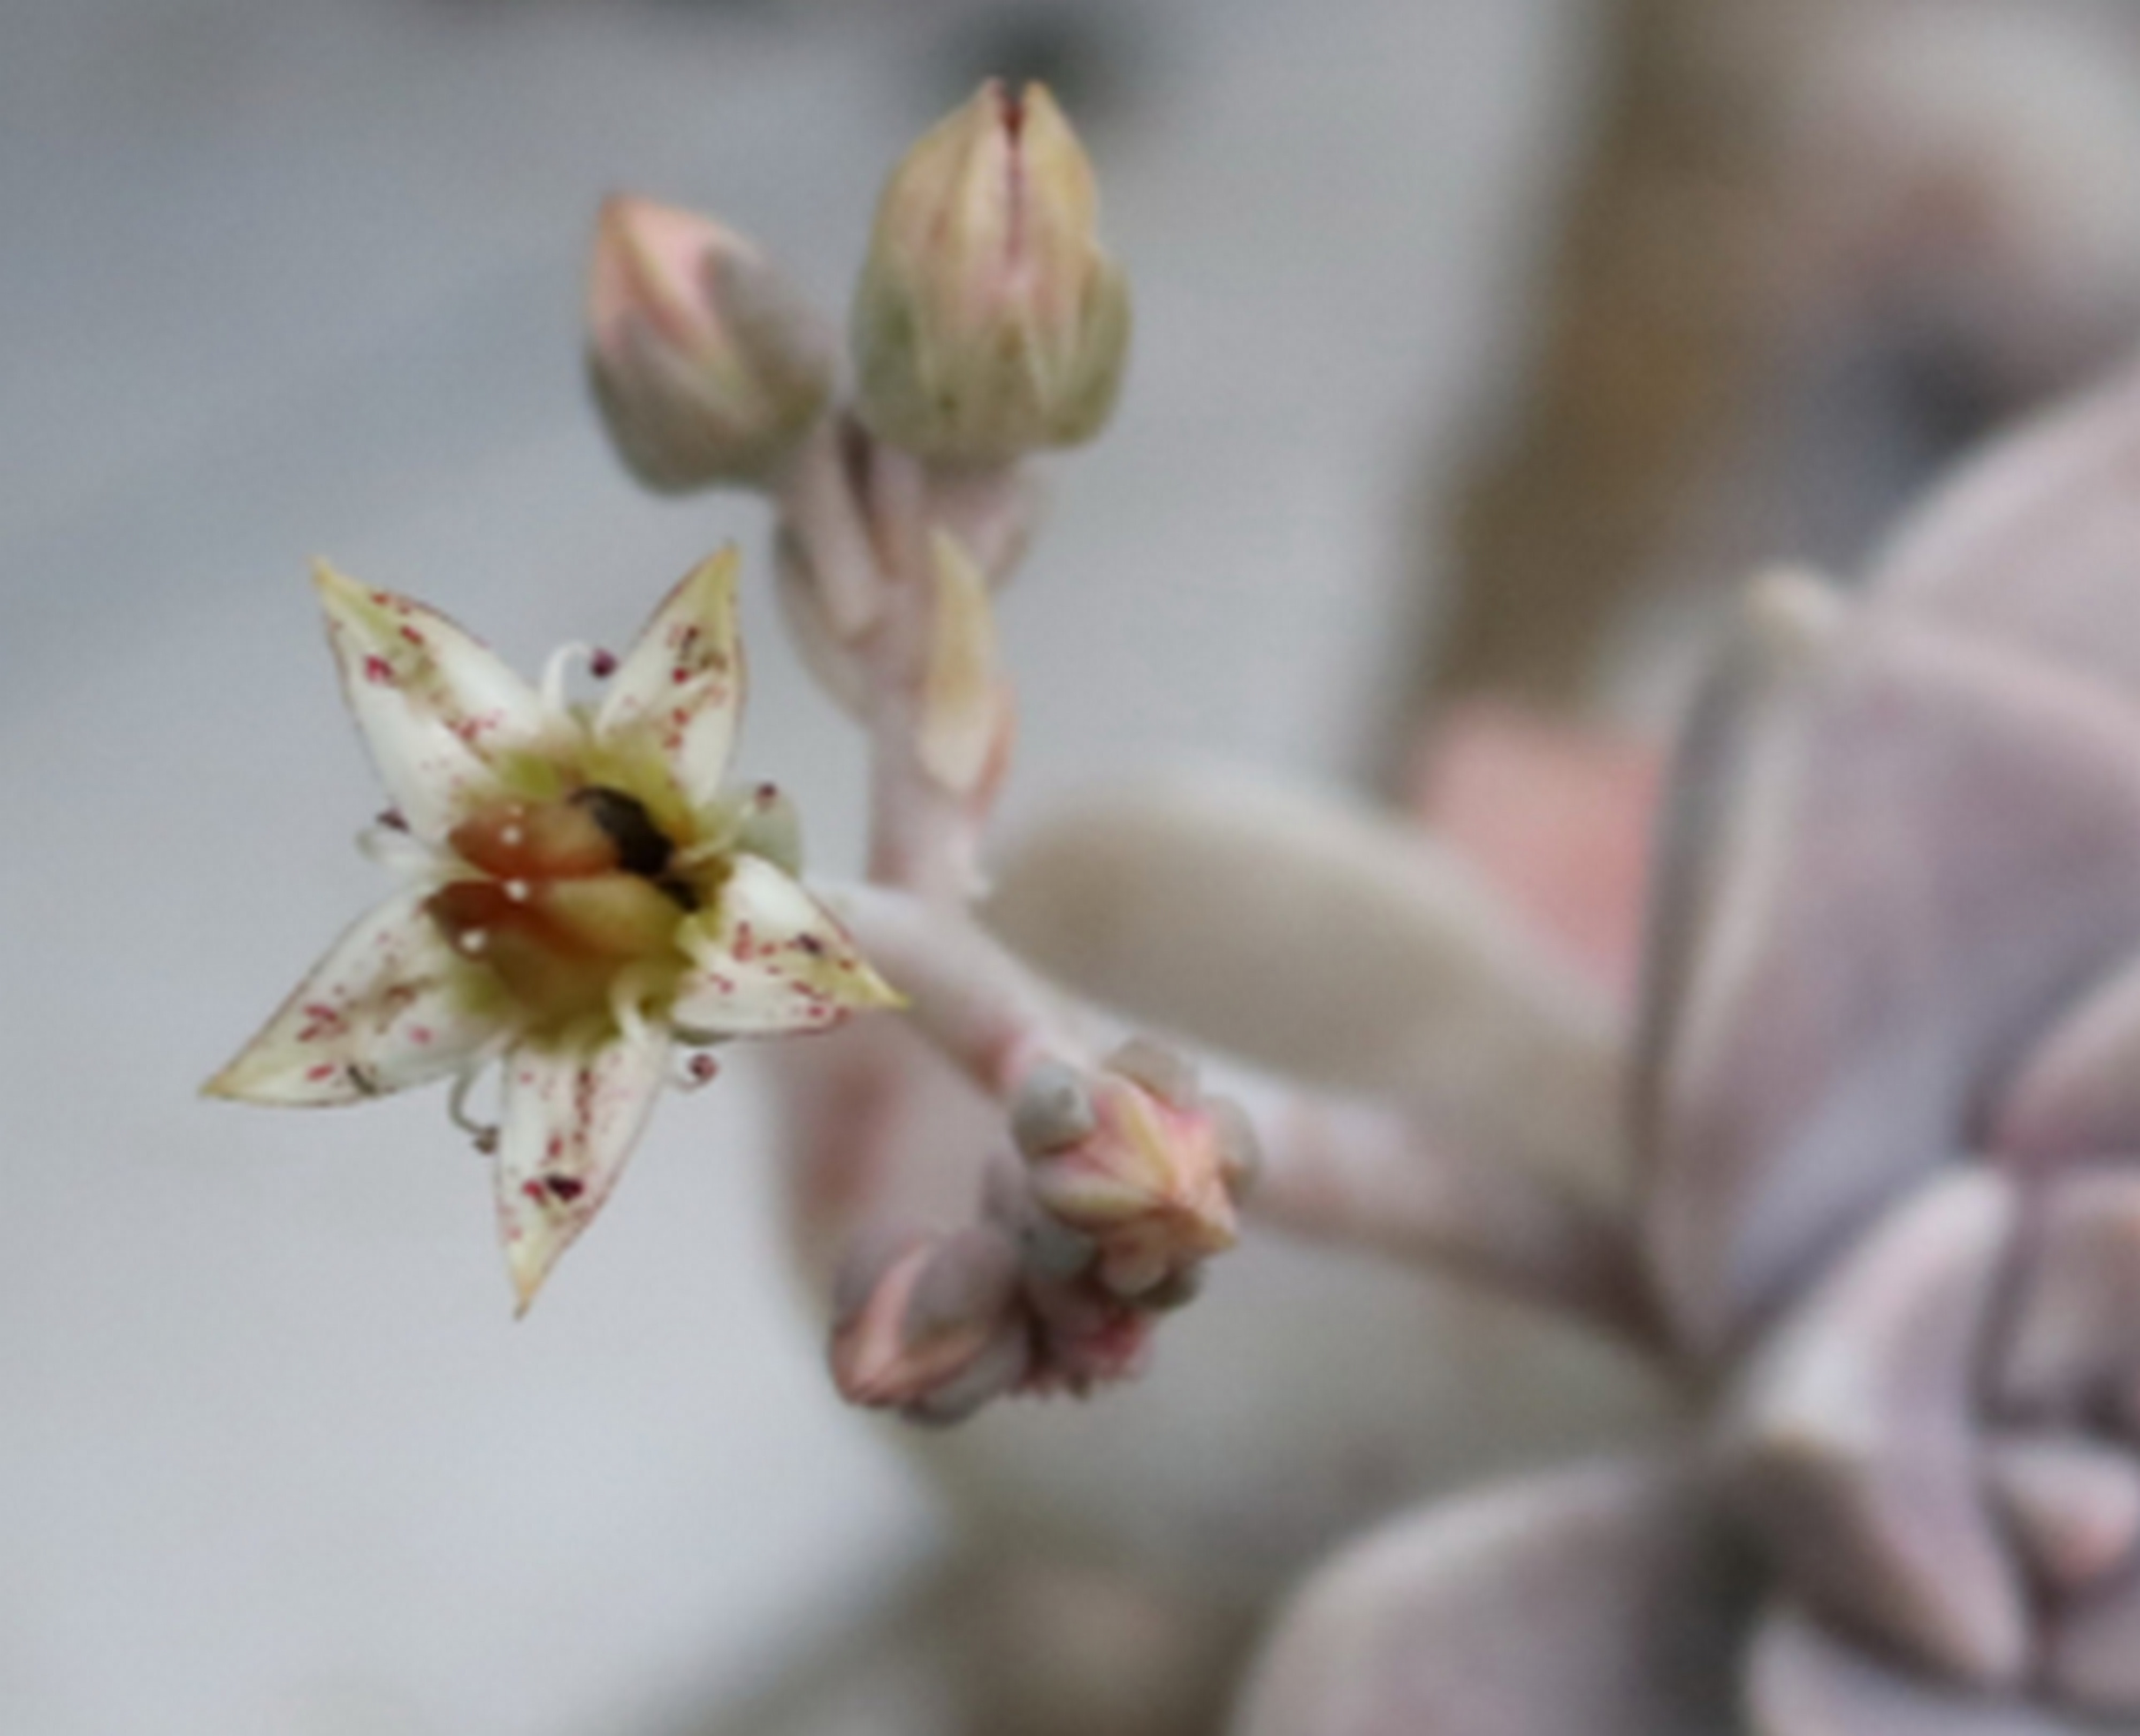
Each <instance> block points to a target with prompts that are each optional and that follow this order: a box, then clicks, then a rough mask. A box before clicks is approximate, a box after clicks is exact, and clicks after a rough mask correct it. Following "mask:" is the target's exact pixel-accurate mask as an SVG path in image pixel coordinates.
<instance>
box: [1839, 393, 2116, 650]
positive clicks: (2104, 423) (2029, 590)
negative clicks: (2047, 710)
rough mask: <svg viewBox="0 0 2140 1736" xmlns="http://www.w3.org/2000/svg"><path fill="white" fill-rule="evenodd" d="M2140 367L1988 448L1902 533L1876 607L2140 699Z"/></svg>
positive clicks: (1883, 573) (1887, 561)
mask: <svg viewBox="0 0 2140 1736" xmlns="http://www.w3.org/2000/svg"><path fill="white" fill-rule="evenodd" d="M2136 476H2140V368H2128V370H2126V371H2125V372H2124V373H2123V374H2122V375H2118V376H2117V377H2116V378H2114V379H2113V380H2110V381H2108V383H2106V384H2105V385H2103V386H2102V387H2101V388H2099V389H2098V390H2094V391H2093V392H2090V393H2088V394H2086V395H2084V396H2081V397H2078V398H2075V399H2074V400H2071V401H2070V402H2069V403H2068V404H2066V405H2063V406H2061V407H2060V408H2059V409H2056V410H2054V411H2053V412H2052V413H2051V414H2049V415H2047V416H2045V417H2044V418H2043V419H2041V420H2040V421H2039V422H2038V423H2036V424H2034V426H2033V427H2032V428H2030V429H2026V430H2025V431H2023V432H2021V433H2020V434H2016V435H2015V436H2013V437H2011V438H2010V439H2004V440H2001V441H2000V442H1999V443H1998V444H1996V445H1995V446H1993V447H1992V448H1990V449H1989V450H1988V451H1987V452H1986V453H1985V456H1984V457H1983V458H1982V459H1980V460H1979V461H1978V462H1977V463H1974V464H1972V465H1971V466H1969V467H1967V468H1965V469H1963V470H1962V471H1961V472H1960V473H1958V474H1957V475H1956V477H1955V478H1954V479H1953V481H1952V482H1951V483H1949V484H1948V485H1947V486H1946V488H1943V489H1941V491H1940V492H1939V493H1936V495H1934V496H1933V497H1932V498H1931V501H1930V502H1929V503H1927V504H1926V506H1925V507H1924V508H1922V510H1921V511H1920V512H1917V514H1916V515H1914V516H1913V517H1912V518H1911V519H1910V520H1909V521H1908V522H1907V523H1906V524H1905V525H1904V526H1903V527H1902V530H1901V531H1900V532H1898V533H1897V536H1896V537H1895V538H1894V540H1893V542H1892V545H1891V547H1890V550H1889V552H1887V555H1886V556H1885V557H1884V558H1883V559H1882V561H1881V562H1879V565H1878V566H1877V571H1876V573H1875V576H1874V580H1873V595H1874V599H1875V603H1876V606H1878V607H1880V608H1882V609H1883V610H1885V611H1888V612H1892V613H1901V614H1907V615H1914V616H1917V617H1920V618H1925V619H1936V620H1941V621H1944V622H1947V623H1949V624H1951V625H1956V626H1959V627H1962V628H1966V629H1967V630H1971V631H1978V632H1982V633H1985V634H1986V635H1991V636H1995V637H1997V638H1999V639H2000V640H2004V641H2005V642H2006V643H2008V644H2010V645H2013V646H2015V647H2016V648H2017V649H2024V650H2029V651H2030V652H2032V653H2034V654H2036V655H2043V656H2044V657H2046V658H2048V659H2049V660H2051V661H2054V662H2057V663H2060V664H2065V665H2067V666H2069V667H2070V668H2072V669H2074V670H2076V671H2077V672H2082V673H2086V674H2092V675H2095V676H2098V677H2099V678H2102V679H2108V680H2109V681H2111V682H2113V684H2117V685H2118V686H2121V687H2123V688H2124V689H2126V690H2127V691H2128V692H2140V585H2136V584H2135V583H2134V582H2133V576H2134V574H2135V573H2136V572H2140V489H2136V488H2135V487H2134V485H2133V483H2134V478H2135V477H2136Z"/></svg>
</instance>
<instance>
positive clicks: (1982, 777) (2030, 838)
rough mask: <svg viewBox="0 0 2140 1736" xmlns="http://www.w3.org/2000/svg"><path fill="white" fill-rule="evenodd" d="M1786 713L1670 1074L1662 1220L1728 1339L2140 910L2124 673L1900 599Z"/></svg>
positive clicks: (1958, 1123)
mask: <svg viewBox="0 0 2140 1736" xmlns="http://www.w3.org/2000/svg"><path fill="white" fill-rule="evenodd" d="M1769 733H1770V734H1771V735H1772V736H1773V737H1774V738H1775V739H1774V740H1773V741H1772V742H1771V743H1770V744H1769V748H1768V749H1767V750H1766V751H1768V752H1770V753H1774V754H1776V755H1777V756H1778V760H1777V767H1776V770H1775V772H1774V775H1773V776H1772V777H1770V779H1769V781H1768V782H1766V784H1765V787H1763V788H1762V789H1761V790H1760V792H1759V797H1760V802H1761V804H1762V808H1761V812H1760V813H1759V814H1758V815H1756V816H1755V817H1753V818H1751V819H1750V820H1749V821H1747V824H1748V825H1749V826H1750V842H1749V843H1748V844H1747V845H1746V846H1745V847H1744V848H1743V849H1741V850H1740V851H1738V852H1737V853H1736V856H1735V860H1734V861H1732V862H1731V864H1730V873H1729V875H1728V876H1726V878H1725V881H1724V883H1723V884H1722V885H1720V890H1719V891H1718V893H1717V895H1716V901H1715V911H1714V914H1713V915H1711V917H1710V919H1709V920H1708V924H1707V932H1708V934H1709V936H1710V938H1709V939H1708V940H1707V941H1706V943H1705V944H1704V945H1703V946H1702V947H1701V949H1700V955H1699V957H1698V958H1697V959H1695V961H1694V962H1693V964H1692V966H1691V970H1690V974H1689V978H1688V981H1687V983H1686V988H1685V990H1684V995H1683V999H1684V1008H1683V1010H1682V1011H1681V1013H1679V1015H1678V1016H1677V1017H1676V1018H1675V1020H1674V1022H1673V1025H1672V1031H1671V1037H1672V1041H1671V1044H1670V1046H1669V1047H1668V1048H1667V1049H1666V1050H1664V1051H1663V1052H1661V1053H1660V1055H1659V1056H1658V1057H1657V1069H1658V1076H1657V1085H1656V1086H1655V1090H1654V1093H1653V1102H1654V1104H1655V1106H1656V1120H1657V1136H1656V1138H1655V1140H1654V1142H1653V1143H1654V1156H1653V1160H1652V1165H1651V1170H1650V1173H1649V1174H1648V1176H1647V1185H1648V1204H1647V1214H1646V1216H1647V1222H1646V1227H1645V1235H1646V1239H1647V1246H1648V1248H1649V1251H1650V1258H1651V1262H1652V1269H1653V1271H1654V1273H1655V1274H1656V1277H1657V1282H1658V1287H1659V1289H1660V1292H1661V1296H1662V1297H1663V1299H1664V1301H1665V1302H1666V1306H1667V1308H1668V1311H1669V1312H1670V1315H1671V1320H1672V1322H1673V1324H1674V1326H1675V1327H1676V1331H1677V1332H1678V1333H1679V1335H1680V1336H1681V1340H1682V1341H1683V1342H1685V1343H1686V1344H1687V1345H1688V1346H1691V1348H1693V1349H1695V1350H1696V1351H1699V1352H1701V1353H1704V1354H1709V1355H1714V1354H1716V1353H1719V1352H1720V1351H1724V1350H1725V1349H1726V1348H1727V1347H1728V1346H1730V1344H1731V1343H1732V1342H1733V1341H1735V1339H1737V1338H1739V1337H1740V1336H1742V1335H1743V1334H1744V1333H1745V1332H1746V1331H1748V1329H1749V1328H1750V1327H1751V1326H1753V1325H1754V1324H1755V1323H1756V1322H1758V1321H1760V1319H1761V1318H1762V1317H1764V1316H1765V1314H1767V1313H1769V1312H1771V1311H1773V1309H1774V1307H1776V1306H1777V1305H1778V1304H1779V1303H1780V1302H1782V1301H1783V1300H1784V1298H1785V1297H1788V1296H1789V1294H1790V1293H1791V1292H1792V1291H1793V1290H1794V1288H1795V1287H1797V1286H1798V1285H1799V1284H1800V1283H1802V1282H1804V1280H1805V1278H1806V1277H1808V1276H1809V1274H1810V1273H1812V1272H1813V1271H1814V1270H1815V1269H1816V1268H1818V1267H1819V1266H1820V1265H1821V1264H1823V1263H1825V1261H1826V1260H1828V1258H1832V1257H1833V1254H1834V1253H1835V1252H1836V1250H1837V1248H1838V1247H1839V1245H1840V1244H1841V1243H1842V1242H1843V1239H1844V1238H1847V1237H1848V1235H1850V1234H1851V1233H1853V1231H1854V1230H1855V1228H1857V1227H1858V1226H1859V1225H1861V1224H1863V1223H1864V1222H1865V1221H1866V1219H1868V1217H1869V1216H1871V1215H1872V1214H1874V1213H1875V1212H1877V1210H1878V1209H1881V1208H1882V1207H1883V1206H1884V1205H1886V1204H1888V1203H1889V1202H1891V1201H1892V1200H1893V1199H1896V1198H1897V1197H1898V1196H1899V1195H1900V1194H1902V1193H1903V1192H1904V1191H1905V1190H1907V1189H1908V1188H1909V1187H1910V1186H1912V1184H1915V1183H1917V1182H1918V1181H1920V1180H1922V1179H1923V1178H1924V1177H1926V1175H1928V1174H1930V1173H1931V1171H1932V1170H1935V1169H1936V1168H1937V1167H1939V1166H1940V1165H1942V1164H1945V1163H1947V1162H1950V1161H1951V1160H1954V1159H1955V1158H1956V1156H1957V1155H1959V1154H1961V1152H1963V1151H1964V1150H1970V1149H1973V1148H1975V1147H1976V1145H1977V1142H1978V1141H1979V1140H1980V1137H1981V1135H1982V1133H1983V1131H1984V1130H1983V1129H1982V1128H1981V1126H1980V1125H1978V1120H1979V1118H1980V1116H1981V1115H1982V1112H1983V1110H1984V1107H1985V1104H1984V1093H1985V1081H1988V1080H1991V1079H1995V1078H1998V1077H2000V1076H2003V1075H2005V1074H2007V1073H2009V1072H2010V1071H2011V1070H2012V1069H2013V1068H2014V1067H2015V1066H2016V1065H2018V1064H2019V1063H2020V1061H2021V1060H2022V1059H2023V1058H2024V1057H2025V1054H2026V1053H2027V1052H2028V1047H2029V1045H2030V1043H2031V1042H2033V1041H2034V1038H2035V1037H2037V1035H2038V1034H2039V1032H2040V1030H2041V1028H2042V1025H2043V1023H2044V1020H2045V1018H2047V1017H2048V1016H2049V1013H2051V1012H2052V1011H2053V1010H2054V1009H2055V1008H2058V1007H2059V1006H2060V1005H2061V1004H2063V1003H2066V1002H2068V1001H2069V1000H2070V999H2071V998H2074V996H2076V995H2078V994H2079V993H2082V992H2084V989H2085V988H2086V987H2087V985H2088V983H2089V982H2090V981H2092V980H2093V978H2095V977H2096V976H2097V975H2098V973H2100V972H2101V971H2102V970H2103V968H2104V964H2105V962H2106V961H2105V957H2104V954H2105V952H2106V949H2113V948H2115V947H2116V946H2117V944H2118V942H2119V940H2120V938H2121V937H2123V936H2126V935H2129V934H2133V933H2134V932H2135V931H2136V929H2140V753H2136V752H2135V751H2134V749H2135V744H2136V743H2140V706H2136V705H2134V704H2129V703H2128V702H2127V701H2126V700H2125V699H2123V697H2122V696H2121V695H2120V694H2118V693H2116V692H2115V691H2113V690H2112V689H2108V688H2106V687H2103V686H2100V685H2098V684H2090V683H2086V682H2077V681H2074V679H2071V678H2070V677H2069V676H2068V675H2066V674H2064V673H2063V672H2061V671H2060V670H2059V669H2056V668H2054V667H2053V666H2050V665H2048V664H2042V663H2039V662H2036V661H2034V660H2030V659H2027V658H2024V657H2017V656H2012V655H2006V654H2005V653H2003V652H2002V651H2001V650H2000V649H1999V648H1997V647H1995V646H1994V645H1989V644H1986V643H1983V642H1980V641H1975V640H1966V639H1963V638H1960V637H1957V636H1955V635H1948V634H1944V633H1941V632H1938V631H1936V630H1931V629H1929V628H1924V627H1919V626H1912V625H1908V624H1907V623H1903V622H1901V621H1890V622H1888V623H1887V624H1886V625H1884V626H1882V627H1879V628H1877V629H1875V628H1872V627H1868V628H1867V630H1864V631H1863V632H1861V633H1858V634H1855V635H1847V636H1846V638H1845V639H1844V640H1842V641H1839V642H1838V645H1837V646H1836V649H1835V650H1834V652H1833V655H1832V656H1831V657H1830V658H1829V659H1828V667H1827V668H1826V669H1824V671H1823V673H1822V674H1821V675H1820V676H1819V685H1818V689H1817V691H1815V692H1814V693H1813V694H1810V695H1809V699H1808V702H1807V703H1806V704H1805V705H1804V707H1803V708H1801V709H1800V714H1799V716H1798V717H1797V718H1795V720H1794V721H1791V722H1790V723H1789V724H1788V726H1787V727H1784V728H1779V729H1778V730H1772V731H1771V732H1769ZM2113 956H2114V954H2113Z"/></svg>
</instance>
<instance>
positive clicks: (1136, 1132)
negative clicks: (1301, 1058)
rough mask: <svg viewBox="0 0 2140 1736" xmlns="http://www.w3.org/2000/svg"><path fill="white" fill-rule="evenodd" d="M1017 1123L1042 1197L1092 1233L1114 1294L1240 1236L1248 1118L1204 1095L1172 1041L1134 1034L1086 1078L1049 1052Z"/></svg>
mask: <svg viewBox="0 0 2140 1736" xmlns="http://www.w3.org/2000/svg"><path fill="white" fill-rule="evenodd" d="M1152 1081H1160V1082H1161V1083H1163V1084H1164V1085H1165V1086H1166V1092H1165V1094H1164V1095H1162V1094H1161V1091H1159V1090H1157V1089H1155V1086H1154V1083H1153V1082H1152ZM1073 1086H1078V1087H1080V1088H1077V1089H1073ZM1013 1126H1014V1133H1015V1135H1016V1136H1017V1137H1018V1141H1019V1145H1020V1149H1021V1150H1023V1151H1024V1153H1025V1155H1026V1157H1027V1159H1028V1165H1029V1171H1028V1173H1029V1174H1030V1176H1031V1179H1032V1184H1033V1200H1034V1203H1035V1204H1037V1205H1038V1207H1039V1208H1040V1209H1041V1210H1042V1211H1043V1212H1045V1213H1046V1214H1048V1216H1049V1217H1050V1218H1052V1219H1053V1220H1055V1222H1056V1223H1057V1224H1059V1225H1061V1226H1063V1228H1067V1229H1068V1230H1071V1231H1073V1232H1075V1233H1077V1234H1079V1235H1081V1236H1084V1237H1087V1238H1091V1240H1092V1243H1094V1244H1095V1245H1096V1248H1097V1261H1098V1264H1097V1270H1098V1275H1099V1277H1100V1280H1101V1282H1102V1283H1103V1284H1105V1285H1106V1287H1107V1288H1108V1289H1109V1290H1111V1291H1112V1292H1114V1293H1115V1294H1117V1295H1118V1296H1122V1297H1139V1296H1141V1295H1143V1294H1145V1293H1146V1292H1150V1291H1153V1290H1156V1289H1158V1288H1160V1287H1162V1286H1165V1285H1166V1284H1169V1283H1170V1282H1173V1281H1174V1280H1175V1279H1176V1278H1177V1277H1179V1276H1180V1274H1181V1273H1184V1272H1185V1271H1187V1270H1188V1269H1190V1268H1193V1267H1194V1266H1195V1265H1196V1264H1197V1263H1199V1262H1200V1261H1202V1260H1204V1259H1205V1258H1208V1257H1209V1256H1210V1255H1212V1254H1215V1253H1223V1252H1225V1250H1226V1249H1227V1248H1231V1247H1232V1246H1233V1245H1234V1238H1235V1236H1236V1233H1237V1223H1236V1219H1235V1215H1234V1199H1233V1192H1234V1187H1235V1186H1236V1184H1238V1182H1239V1180H1240V1179H1241V1177H1242V1174H1243V1165H1242V1162H1241V1155H1240V1151H1239V1144H1240V1140H1241V1138H1242V1127H1243V1123H1242V1121H1241V1119H1240V1118H1239V1116H1237V1115H1236V1114H1234V1113H1233V1112H1232V1111H1230V1109H1228V1110H1226V1111H1221V1110H1220V1106H1219V1104H1218V1103H1217V1102H1216V1101H1213V1100H1208V1099H1206V1098H1205V1097H1204V1096H1202V1094H1201V1093H1200V1091H1198V1090H1197V1089H1196V1086H1195V1073H1194V1072H1193V1071H1192V1070H1191V1069H1190V1067H1189V1066H1188V1064H1187V1063H1186V1062H1184V1061H1181V1060H1180V1058H1179V1057H1176V1056H1175V1055H1174V1054H1173V1052H1171V1051H1168V1050H1165V1049H1162V1048H1160V1047H1158V1046H1156V1045H1154V1044H1151V1043H1148V1042H1138V1043H1136V1044H1133V1045H1131V1046H1128V1047H1126V1048H1125V1049H1124V1050H1123V1051H1122V1052H1121V1054H1120V1055H1119V1056H1118V1057H1114V1058H1113V1059H1111V1060H1110V1061H1109V1062H1107V1064H1106V1065H1105V1066H1103V1067H1102V1068H1101V1069H1100V1070H1099V1071H1097V1072H1094V1073H1092V1074H1091V1075H1089V1076H1085V1077H1084V1078H1083V1079H1082V1081H1078V1080H1077V1078H1076V1076H1074V1075H1071V1074H1069V1073H1068V1070H1067V1069H1065V1068H1064V1067H1062V1066H1061V1065H1060V1064H1059V1063H1057V1062H1042V1063H1040V1064H1039V1065H1038V1066H1036V1067H1034V1069H1033V1072H1032V1073H1031V1074H1030V1075H1029V1076H1028V1079H1027V1081H1026V1084H1025V1087H1024V1089H1023V1091H1021V1093H1020V1101H1019V1102H1018V1104H1017V1105H1016V1106H1015V1107H1014V1115H1013Z"/></svg>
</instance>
